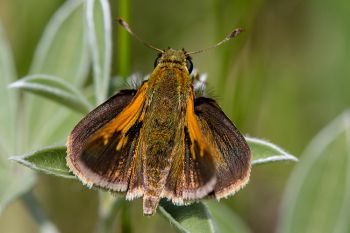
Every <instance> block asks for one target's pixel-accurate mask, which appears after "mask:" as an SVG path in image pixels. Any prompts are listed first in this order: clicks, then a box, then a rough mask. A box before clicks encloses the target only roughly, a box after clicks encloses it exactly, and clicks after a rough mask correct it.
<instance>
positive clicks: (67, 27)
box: [30, 0, 89, 84]
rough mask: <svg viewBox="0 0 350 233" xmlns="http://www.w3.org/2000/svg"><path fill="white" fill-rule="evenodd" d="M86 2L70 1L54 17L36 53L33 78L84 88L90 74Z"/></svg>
mask: <svg viewBox="0 0 350 233" xmlns="http://www.w3.org/2000/svg"><path fill="white" fill-rule="evenodd" d="M84 19H85V17H84V0H68V1H66V2H65V4H64V5H63V6H62V7H61V8H60V9H59V10H58V11H57V12H56V13H55V14H54V16H53V17H52V19H51V20H50V22H49V23H48V25H47V26H46V29H45V31H44V34H43V36H42V38H41V40H40V42H39V45H38V47H37V49H36V51H35V55H34V59H33V63H32V67H31V71H30V73H31V74H35V73H40V74H49V75H53V76H57V77H61V78H63V79H65V80H70V81H73V80H74V81H75V83H77V84H82V83H84V81H85V78H86V77H87V73H88V71H89V57H88V46H87V36H86V26H85V25H86V24H85V20H84Z"/></svg>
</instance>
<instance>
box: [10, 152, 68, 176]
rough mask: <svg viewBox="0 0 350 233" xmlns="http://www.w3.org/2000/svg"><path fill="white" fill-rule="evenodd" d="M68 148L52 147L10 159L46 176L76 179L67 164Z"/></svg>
mask: <svg viewBox="0 0 350 233" xmlns="http://www.w3.org/2000/svg"><path fill="white" fill-rule="evenodd" d="M66 150H67V149H66V147H65V146H52V147H45V148H43V149H40V150H37V151H33V152H31V153H28V154H26V155H21V156H12V157H10V158H9V159H11V160H13V161H16V162H18V163H20V164H22V165H24V166H26V167H29V168H31V169H34V170H37V171H41V172H44V173H46V174H50V175H55V176H60V177H64V178H70V179H74V178H75V176H74V175H73V174H72V173H71V172H70V171H69V168H68V166H67V164H66Z"/></svg>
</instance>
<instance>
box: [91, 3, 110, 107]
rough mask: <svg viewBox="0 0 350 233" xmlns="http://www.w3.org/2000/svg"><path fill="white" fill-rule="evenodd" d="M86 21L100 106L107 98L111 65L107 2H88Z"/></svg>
mask: <svg viewBox="0 0 350 233" xmlns="http://www.w3.org/2000/svg"><path fill="white" fill-rule="evenodd" d="M86 21H87V31H88V42H89V44H90V49H91V55H92V63H93V71H94V86H95V95H96V101H97V103H98V104H100V103H102V102H103V101H104V100H105V99H106V97H107V91H108V84H109V76H110V69H111V63H112V52H111V51H112V30H111V24H112V23H111V13H110V6H109V3H108V1H107V0H88V1H87V7H86Z"/></svg>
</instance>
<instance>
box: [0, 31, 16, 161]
mask: <svg viewBox="0 0 350 233" xmlns="http://www.w3.org/2000/svg"><path fill="white" fill-rule="evenodd" d="M14 80H16V72H15V67H14V61H13V57H12V53H11V50H10V48H9V46H8V44H7V41H6V40H5V35H4V31H3V29H2V26H1V24H0V109H1V111H0V127H1V128H0V129H1V130H0V154H6V153H8V152H10V151H11V150H12V149H13V148H15V147H16V146H15V142H16V140H15V132H16V131H15V129H16V108H17V101H18V96H17V93H15V92H11V91H9V90H8V89H7V85H8V84H9V83H11V82H13V81H14ZM11 152H12V151H11Z"/></svg>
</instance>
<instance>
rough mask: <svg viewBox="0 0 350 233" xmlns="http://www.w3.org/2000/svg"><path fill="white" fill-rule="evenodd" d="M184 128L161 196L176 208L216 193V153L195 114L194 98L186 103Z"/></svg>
mask: <svg viewBox="0 0 350 233" xmlns="http://www.w3.org/2000/svg"><path fill="white" fill-rule="evenodd" d="M186 106H187V110H186V116H185V117H186V118H185V122H186V123H185V126H184V127H183V128H182V129H180V130H182V136H181V140H180V141H179V142H177V146H176V149H175V150H174V159H173V161H172V165H171V168H170V171H169V174H168V177H167V181H166V185H165V190H164V193H163V195H162V196H164V197H167V198H168V199H171V200H172V202H173V203H175V204H179V205H181V204H184V203H187V202H191V201H193V200H198V199H201V198H203V197H204V196H206V195H208V194H209V193H210V192H212V191H213V189H214V186H215V182H216V177H215V164H214V158H213V153H212V151H211V148H210V146H209V144H208V143H207V139H206V138H205V137H204V135H203V134H202V132H201V127H200V122H199V121H198V117H197V116H196V115H195V112H194V101H193V95H192V93H190V97H189V98H188V101H187V105H186Z"/></svg>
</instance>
